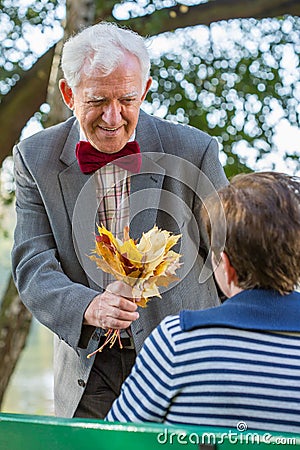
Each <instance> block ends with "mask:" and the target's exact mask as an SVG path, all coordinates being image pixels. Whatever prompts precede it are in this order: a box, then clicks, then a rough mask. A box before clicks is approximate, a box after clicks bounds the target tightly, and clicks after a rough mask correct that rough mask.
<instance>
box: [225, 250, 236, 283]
mask: <svg viewBox="0 0 300 450" xmlns="http://www.w3.org/2000/svg"><path fill="white" fill-rule="evenodd" d="M221 261H222V263H223V267H224V273H225V279H226V282H227V284H228V286H230V285H231V283H233V284H234V285H235V286H238V284H237V274H236V270H235V268H234V267H233V266H232V265H231V262H230V259H229V258H228V256H227V254H226V253H225V252H222V253H221Z"/></svg>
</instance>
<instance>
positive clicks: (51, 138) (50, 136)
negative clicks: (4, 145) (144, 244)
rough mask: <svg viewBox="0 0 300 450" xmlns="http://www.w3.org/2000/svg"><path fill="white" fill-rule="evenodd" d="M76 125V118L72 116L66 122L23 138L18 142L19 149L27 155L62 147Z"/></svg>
mask: <svg viewBox="0 0 300 450" xmlns="http://www.w3.org/2000/svg"><path fill="white" fill-rule="evenodd" d="M74 126H75V127H76V118H75V117H70V118H69V119H67V120H66V121H65V122H61V123H58V124H56V125H53V126H51V127H49V128H45V129H43V130H41V131H38V132H37V133H35V134H33V135H31V136H29V137H27V138H25V139H23V140H22V141H20V142H19V143H18V144H17V147H18V150H19V151H20V152H21V153H22V154H23V155H24V156H25V155H28V154H30V153H36V149H38V151H39V152H40V151H46V150H47V149H51V151H53V152H54V153H55V150H57V149H61V148H62V146H63V145H64V143H65V141H66V140H67V138H68V136H69V134H70V132H71V130H72V128H73V127H74Z"/></svg>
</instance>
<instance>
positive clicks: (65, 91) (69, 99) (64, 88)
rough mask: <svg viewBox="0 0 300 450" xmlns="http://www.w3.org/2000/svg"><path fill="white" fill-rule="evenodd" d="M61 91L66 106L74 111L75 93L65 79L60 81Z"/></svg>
mask: <svg viewBox="0 0 300 450" xmlns="http://www.w3.org/2000/svg"><path fill="white" fill-rule="evenodd" d="M59 90H60V92H61V95H62V98H63V100H64V102H65V104H66V105H67V106H68V108H70V109H71V111H73V109H74V96H73V91H72V89H71V88H70V86H69V85H68V83H67V82H66V80H65V79H64V78H62V79H61V80H59Z"/></svg>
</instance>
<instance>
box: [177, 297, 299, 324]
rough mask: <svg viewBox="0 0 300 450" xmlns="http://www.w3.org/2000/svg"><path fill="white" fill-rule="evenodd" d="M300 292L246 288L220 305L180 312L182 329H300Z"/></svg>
mask: <svg viewBox="0 0 300 450" xmlns="http://www.w3.org/2000/svg"><path fill="white" fill-rule="evenodd" d="M299 319H300V293H298V292H292V293H290V294H287V295H280V294H279V293H278V292H275V291H271V290H263V289H253V290H245V291H242V292H240V293H238V294H237V295H235V296H233V297H231V298H230V299H228V300H226V301H225V303H223V304H222V305H221V306H217V307H214V308H209V309H206V310H203V311H190V310H184V311H181V312H180V326H181V329H182V330H183V331H189V330H193V329H195V328H201V327H210V326H225V327H232V328H241V329H247V330H266V331H287V332H299V331H300V320H299Z"/></svg>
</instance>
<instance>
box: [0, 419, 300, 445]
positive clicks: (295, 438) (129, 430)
mask: <svg viewBox="0 0 300 450" xmlns="http://www.w3.org/2000/svg"><path fill="white" fill-rule="evenodd" d="M241 423H242V422H241ZM240 429H242V428H241V427H240ZM274 445H280V446H281V447H282V449H283V448H284V449H294V450H296V449H297V448H298V447H299V448H300V434H298V435H293V434H289V433H275V432H264V431H257V432H254V431H250V430H246V431H238V430H237V429H235V430H229V429H226V428H215V427H205V428H204V427H195V426H165V425H164V424H152V423H145V424H117V423H107V422H103V421H100V420H88V419H62V418H56V417H45V416H30V415H21V414H6V413H3V414H0V450H158V449H160V450H164V449H167V450H171V449H173V450H179V449H181V450H184V449H189V450H191V449H194V450H198V449H200V450H218V449H219V450H229V449H230V450H235V449H241V448H242V447H243V450H246V448H254V449H255V448H257V449H260V450H266V449H268V450H270V449H272V446H274Z"/></svg>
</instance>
